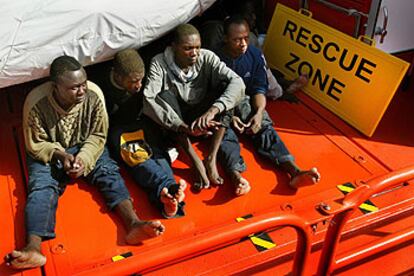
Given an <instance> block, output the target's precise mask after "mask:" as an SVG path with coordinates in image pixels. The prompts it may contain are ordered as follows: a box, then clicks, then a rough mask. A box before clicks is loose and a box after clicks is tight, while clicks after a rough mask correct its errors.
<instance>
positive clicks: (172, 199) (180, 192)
mask: <svg viewBox="0 0 414 276" xmlns="http://www.w3.org/2000/svg"><path fill="white" fill-rule="evenodd" d="M176 186H178V188H177V187H174V188H175V189H176V192H174V193H171V192H170V191H171V188H170V190H169V189H168V188H163V189H162V191H161V195H160V200H161V202H162V204H163V205H164V214H165V216H166V217H167V218H172V217H174V216H175V215H176V214H177V212H178V204H179V203H180V202H182V201H184V198H185V193H184V191H185V189H186V188H187V183H186V182H185V180H183V179H180V181H178V184H177V185H176Z"/></svg>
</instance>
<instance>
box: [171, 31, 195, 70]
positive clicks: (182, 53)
mask: <svg viewBox="0 0 414 276" xmlns="http://www.w3.org/2000/svg"><path fill="white" fill-rule="evenodd" d="M200 48H201V39H200V33H199V32H198V30H197V29H196V28H195V27H194V26H193V25H190V24H181V25H179V26H178V27H177V28H176V29H175V30H174V32H173V41H172V49H173V52H174V59H175V63H176V64H177V65H178V66H179V67H180V68H181V69H185V68H188V67H190V66H192V65H194V64H195V63H196V62H197V59H198V57H199V55H200Z"/></svg>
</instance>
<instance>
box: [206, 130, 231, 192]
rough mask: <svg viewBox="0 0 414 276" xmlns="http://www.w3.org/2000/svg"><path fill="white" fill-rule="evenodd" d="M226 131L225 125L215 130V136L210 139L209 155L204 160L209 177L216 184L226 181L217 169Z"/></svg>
mask: <svg viewBox="0 0 414 276" xmlns="http://www.w3.org/2000/svg"><path fill="white" fill-rule="evenodd" d="M225 132H226V128H224V127H220V128H219V129H218V130H216V131H214V134H213V137H212V139H211V141H210V147H209V151H208V156H207V158H206V159H205V160H204V163H205V165H206V170H207V175H208V178H209V180H210V181H211V182H212V183H213V184H215V185H222V184H223V183H224V180H223V178H222V177H221V176H220V175H219V173H218V170H217V152H218V150H219V148H220V144H221V141H222V140H223V137H224V133H225Z"/></svg>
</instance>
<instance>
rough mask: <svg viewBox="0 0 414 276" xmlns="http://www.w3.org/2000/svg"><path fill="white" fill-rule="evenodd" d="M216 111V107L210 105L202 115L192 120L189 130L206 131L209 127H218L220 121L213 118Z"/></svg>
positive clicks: (217, 111)
mask: <svg viewBox="0 0 414 276" xmlns="http://www.w3.org/2000/svg"><path fill="white" fill-rule="evenodd" d="M218 113H219V110H218V108H217V107H215V106H213V107H210V108H209V110H207V112H205V113H204V114H203V115H201V116H200V117H198V118H197V119H195V120H194V122H193V123H192V124H191V126H190V129H191V131H195V130H201V131H206V130H208V129H211V128H218V127H219V126H221V123H220V122H217V121H214V120H213V119H214V117H215V116H216V115H217V114H218Z"/></svg>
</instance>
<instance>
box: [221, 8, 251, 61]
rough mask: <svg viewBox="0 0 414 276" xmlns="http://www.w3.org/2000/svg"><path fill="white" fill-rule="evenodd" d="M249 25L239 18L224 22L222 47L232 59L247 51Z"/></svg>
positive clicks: (235, 17)
mask: <svg viewBox="0 0 414 276" xmlns="http://www.w3.org/2000/svg"><path fill="white" fill-rule="evenodd" d="M249 32H250V29H249V25H248V23H247V21H246V20H245V19H244V18H243V17H241V16H234V17H230V18H228V19H226V20H225V21H224V47H225V50H226V51H227V52H228V53H229V54H230V55H231V57H233V58H237V57H239V56H241V55H243V54H244V53H246V51H247V47H248V45H249Z"/></svg>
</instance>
